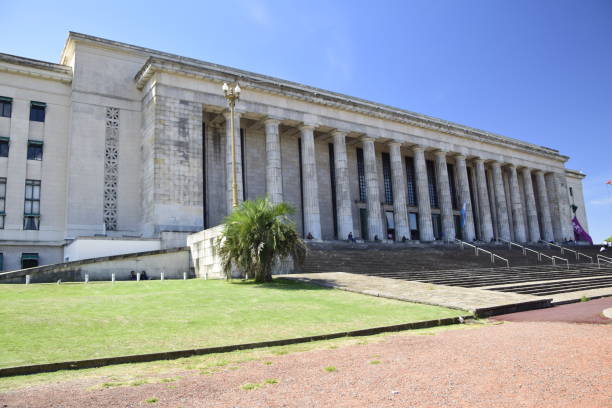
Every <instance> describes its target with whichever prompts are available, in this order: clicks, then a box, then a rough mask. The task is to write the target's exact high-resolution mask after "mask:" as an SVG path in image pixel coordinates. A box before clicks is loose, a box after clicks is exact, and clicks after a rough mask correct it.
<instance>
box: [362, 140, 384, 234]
mask: <svg viewBox="0 0 612 408" xmlns="http://www.w3.org/2000/svg"><path fill="white" fill-rule="evenodd" d="M363 161H364V167H365V182H366V204H367V207H368V232H369V235H370V236H369V237H368V239H369V240H370V241H373V240H374V237H375V236H378V239H381V240H382V239H385V238H386V237H385V235H384V234H383V229H382V214H381V209H380V198H379V195H378V194H379V189H378V171H377V166H376V153H375V150H374V139H372V138H369V137H366V138H364V139H363Z"/></svg>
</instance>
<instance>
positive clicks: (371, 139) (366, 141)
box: [361, 136, 375, 143]
mask: <svg viewBox="0 0 612 408" xmlns="http://www.w3.org/2000/svg"><path fill="white" fill-rule="evenodd" d="M374 140H375V139H374V138H373V137H369V136H363V137H361V141H362V142H363V143H369V142H372V143H374Z"/></svg>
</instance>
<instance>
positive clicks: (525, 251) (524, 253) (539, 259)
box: [499, 238, 550, 261]
mask: <svg viewBox="0 0 612 408" xmlns="http://www.w3.org/2000/svg"><path fill="white" fill-rule="evenodd" d="M499 241H501V242H505V243H507V244H508V248H509V249H512V245H514V246H516V247H519V248H521V250H522V251H523V255H525V256H527V251H529V252H533V253H534V254H536V255H537V256H538V261H541V260H542V257H541V255H544V254H542V253H541V252H538V251H536V250H535V249H531V248H527V247H526V246H524V245H521V244H517V243H516V242H512V241H506V240H505V239H501V238H500V239H499ZM549 258H550V257H549Z"/></svg>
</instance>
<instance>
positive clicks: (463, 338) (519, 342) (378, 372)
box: [0, 322, 612, 408]
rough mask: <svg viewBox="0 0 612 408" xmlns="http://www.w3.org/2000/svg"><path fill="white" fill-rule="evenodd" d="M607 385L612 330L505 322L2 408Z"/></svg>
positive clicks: (601, 388) (558, 393)
mask: <svg viewBox="0 0 612 408" xmlns="http://www.w3.org/2000/svg"><path fill="white" fill-rule="evenodd" d="M611 378H612V326H610V325H593V324H573V323H560V322H507V323H499V324H495V325H487V326H483V327H477V328H471V329H465V330H448V331H443V332H440V333H438V334H436V335H423V336H414V335H412V336H410V335H396V336H390V337H388V338H385V339H384V340H382V341H380V342H374V343H370V344H363V345H359V344H356V345H351V346H344V347H340V348H337V349H323V350H315V351H308V352H301V353H292V354H287V355H281V356H275V357H272V358H269V359H264V360H257V361H250V362H246V363H241V364H239V365H231V366H227V367H223V368H222V369H220V370H219V371H218V372H213V373H210V372H202V371H186V372H184V373H181V374H180V375H179V376H178V377H177V380H176V381H174V380H172V382H167V383H166V382H158V383H155V384H142V385H138V386H135V385H136V384H132V386H113V384H112V383H109V384H106V386H102V384H101V382H100V380H99V379H98V380H97V381H95V382H92V380H91V379H89V380H83V379H81V380H70V381H64V382H58V383H48V384H41V385H35V386H31V387H28V388H23V389H20V390H17V391H11V392H8V393H5V394H0V407H4V408H8V407H10V408H12V407H45V408H47V407H244V408H247V407H248V408H253V407H300V408H306V407H441V406H444V407H487V408H489V407H512V408H515V407H547V408H548V407H556V408H560V407H582V408H587V407H610V406H612V382H611V380H610V379H611ZM108 381H112V378H109V379H108Z"/></svg>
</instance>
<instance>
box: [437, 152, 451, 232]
mask: <svg viewBox="0 0 612 408" xmlns="http://www.w3.org/2000/svg"><path fill="white" fill-rule="evenodd" d="M436 184H437V185H438V198H439V200H440V213H441V215H442V217H441V218H442V235H443V239H444V240H445V241H454V240H455V221H454V219H453V202H452V200H451V191H450V183H449V180H448V166H447V163H446V152H445V151H442V150H438V151H437V152H436Z"/></svg>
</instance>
